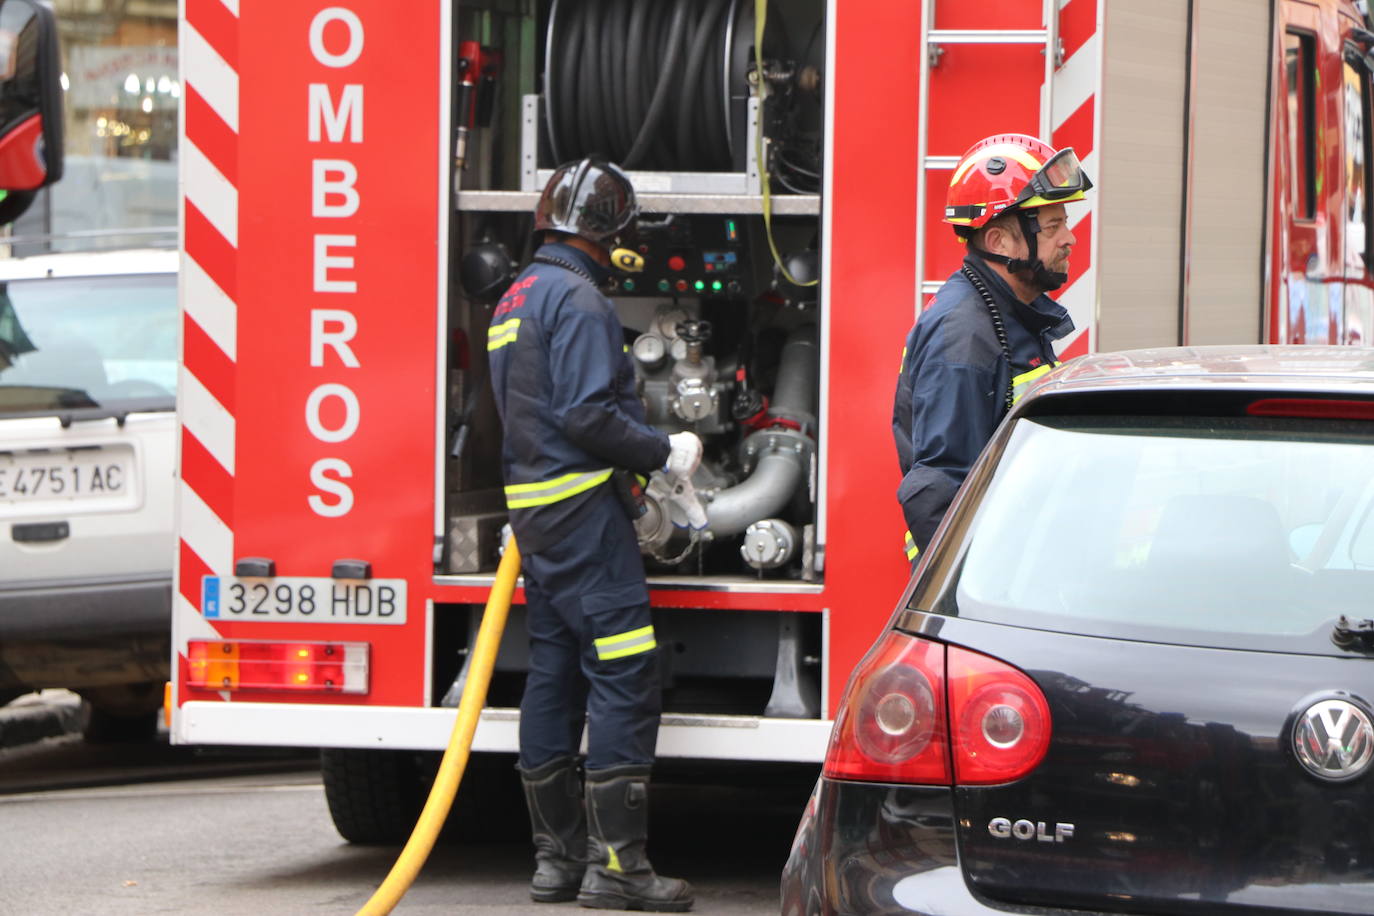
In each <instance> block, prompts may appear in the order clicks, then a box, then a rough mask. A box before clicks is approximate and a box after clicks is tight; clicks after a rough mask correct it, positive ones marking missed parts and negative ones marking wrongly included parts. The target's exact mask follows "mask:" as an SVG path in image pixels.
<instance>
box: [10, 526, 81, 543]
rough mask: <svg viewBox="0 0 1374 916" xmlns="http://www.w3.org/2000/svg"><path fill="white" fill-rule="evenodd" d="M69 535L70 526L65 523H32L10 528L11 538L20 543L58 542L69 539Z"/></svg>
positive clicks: (70, 531)
mask: <svg viewBox="0 0 1374 916" xmlns="http://www.w3.org/2000/svg"><path fill="white" fill-rule="evenodd" d="M71 533H72V528H71V525H69V524H67V523H66V522H32V523H29V524H25V525H12V526H11V527H10V534H11V536H13V538H14V539H15V540H16V541H19V542H20V543H37V542H40V541H60V540H63V539H64V538H67V537H69V536H70V535H71Z"/></svg>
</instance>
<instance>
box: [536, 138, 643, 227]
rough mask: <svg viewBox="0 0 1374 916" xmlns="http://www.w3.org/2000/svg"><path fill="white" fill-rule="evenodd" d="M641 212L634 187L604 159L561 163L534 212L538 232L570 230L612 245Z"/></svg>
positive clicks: (617, 167) (616, 166) (615, 167)
mask: <svg viewBox="0 0 1374 916" xmlns="http://www.w3.org/2000/svg"><path fill="white" fill-rule="evenodd" d="M638 215H639V205H638V204H637V203H636V202H635V189H634V186H633V185H632V184H631V183H630V178H629V176H628V175H626V174H625V172H624V170H622V169H621V168H620V166H618V165H615V164H614V163H611V162H606V161H604V160H601V159H592V158H588V159H581V160H579V161H577V162H569V163H565V164H563V165H560V166H559V167H558V168H557V169H555V170H554V173H553V175H552V176H551V177H550V178H549V181H548V183H547V184H546V185H544V193H543V194H542V195H540V198H539V204H538V206H537V207H535V211H534V229H535V231H536V232H567V233H569V234H571V235H577V236H581V237H582V238H584V239H586V240H588V241H589V242H595V243H596V244H598V245H602V246H605V247H610V246H611V244H612V243H613V241H614V239H615V237H616V236H618V235H619V234H620V233H622V232H623V231H624V230H625V229H626V228H627V227H629V226H630V225H632V224H633V223H634V221H635V218H636V217H637V216H638Z"/></svg>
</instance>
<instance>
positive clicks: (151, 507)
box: [0, 250, 178, 740]
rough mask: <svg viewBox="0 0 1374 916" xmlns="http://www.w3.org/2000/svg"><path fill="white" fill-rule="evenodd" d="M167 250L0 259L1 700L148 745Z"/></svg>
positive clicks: (166, 579) (170, 281)
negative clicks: (78, 706) (73, 701)
mask: <svg viewBox="0 0 1374 916" xmlns="http://www.w3.org/2000/svg"><path fill="white" fill-rule="evenodd" d="M176 260H177V253H176V252H175V251H154V250H145V251H121V252H111V253H100V254H79V255H75V254H72V255H44V256H40V257H32V258H19V259H12V260H4V261H0V702H4V701H6V700H8V699H10V698H12V697H13V696H15V695H16V694H19V693H23V692H26V691H28V690H32V689H36V688H43V687H66V688H70V689H72V690H75V691H77V692H78V693H80V694H81V695H82V697H83V699H84V700H85V704H84V707H85V712H86V734H87V737H88V738H92V739H99V740H113V739H134V738H141V737H148V736H151V735H152V734H153V733H154V731H155V729H156V726H157V718H156V717H157V710H158V708H159V706H160V705H161V701H162V685H163V683H164V682H165V681H166V678H167V667H168V658H169V657H170V644H169V640H170V620H171V617H170V615H171V577H172V573H171V570H172V555H173V553H172V552H173V537H172V491H173V486H174V478H173V471H174V461H175V454H176V445H175V442H176V440H175V430H176V417H175V397H174V396H175V393H176V387H177V384H176V383H177V362H176V360H177V321H178V312H177V301H176V279H177V273H176Z"/></svg>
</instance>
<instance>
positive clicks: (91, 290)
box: [0, 274, 177, 415]
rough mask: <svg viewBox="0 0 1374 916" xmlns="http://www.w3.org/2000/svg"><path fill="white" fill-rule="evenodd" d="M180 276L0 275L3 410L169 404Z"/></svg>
mask: <svg viewBox="0 0 1374 916" xmlns="http://www.w3.org/2000/svg"><path fill="white" fill-rule="evenodd" d="M176 380H177V294H176V277H175V275H174V274H137V275H127V276H105V277H54V278H45V279H34V280H11V281H8V282H4V283H0V415H6V414H8V415H14V414H30V413H34V412H39V411H46V410H62V409H81V408H93V407H96V408H103V409H108V410H122V411H128V410H170V409H172V408H173V406H174V401H173V398H174V395H175V393H176Z"/></svg>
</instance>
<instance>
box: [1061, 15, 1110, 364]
mask: <svg viewBox="0 0 1374 916" xmlns="http://www.w3.org/2000/svg"><path fill="white" fill-rule="evenodd" d="M1101 2H1102V0H1062V3H1061V4H1060V10H1059V39H1060V41H1061V43H1062V44H1063V48H1064V64H1063V66H1061V67H1060V68H1059V69H1058V70H1056V71H1055V74H1054V79H1053V81H1052V83H1051V86H1050V119H1051V125H1052V130H1051V135H1050V143H1051V145H1052V146H1054V147H1055V148H1056V149H1062V148H1064V147H1066V146H1072V147H1073V148H1074V151H1075V152H1077V153H1078V158H1079V160H1080V161H1081V162H1082V163H1083V168H1084V169H1085V170H1086V171H1087V173H1088V176H1089V177H1090V178H1092V179H1093V181H1095V182H1099V183H1100V180H1101V173H1100V172H1099V171H1098V168H1097V166H1098V161H1099V160H1098V155H1097V145H1098V130H1097V125H1098V122H1099V120H1100V118H1099V116H1098V98H1099V93H1098V91H1097V89H1098V86H1099V85H1100V83H1101V78H1102V59H1101V44H1100V42H1099V41H1098V23H1099V22H1100V21H1101V10H1100V9H1099V4H1100V3H1101ZM1067 209H1068V213H1069V224H1070V227H1071V228H1072V229H1073V232H1074V235H1076V236H1077V237H1078V243H1077V246H1076V247H1075V248H1074V252H1073V257H1072V258H1071V259H1070V264H1071V268H1070V273H1069V282H1068V283H1067V284H1066V285H1065V286H1064V288H1063V289H1061V290H1060V291H1059V293H1058V294H1057V295H1056V298H1057V299H1058V300H1059V303H1060V304H1061V305H1063V306H1064V307H1065V308H1066V309H1068V310H1069V314H1070V315H1071V316H1072V317H1073V323H1074V327H1075V328H1076V330H1075V331H1074V333H1073V334H1072V335H1071V336H1070V337H1068V338H1067V339H1065V340H1064V341H1062V342H1061V346H1060V354H1059V355H1060V357H1061V358H1064V359H1068V358H1069V357H1072V356H1081V355H1082V354H1084V353H1091V352H1093V351H1094V350H1096V349H1097V347H1096V342H1097V328H1096V326H1095V325H1094V318H1095V316H1096V311H1097V270H1096V262H1095V261H1094V257H1095V255H1096V253H1097V244H1096V243H1097V229H1096V226H1097V221H1096V220H1095V219H1094V215H1095V214H1096V212H1097V193H1096V192H1094V191H1090V192H1088V197H1087V200H1085V201H1084V202H1082V203H1077V204H1070V205H1069V207H1068V208H1067Z"/></svg>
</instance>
